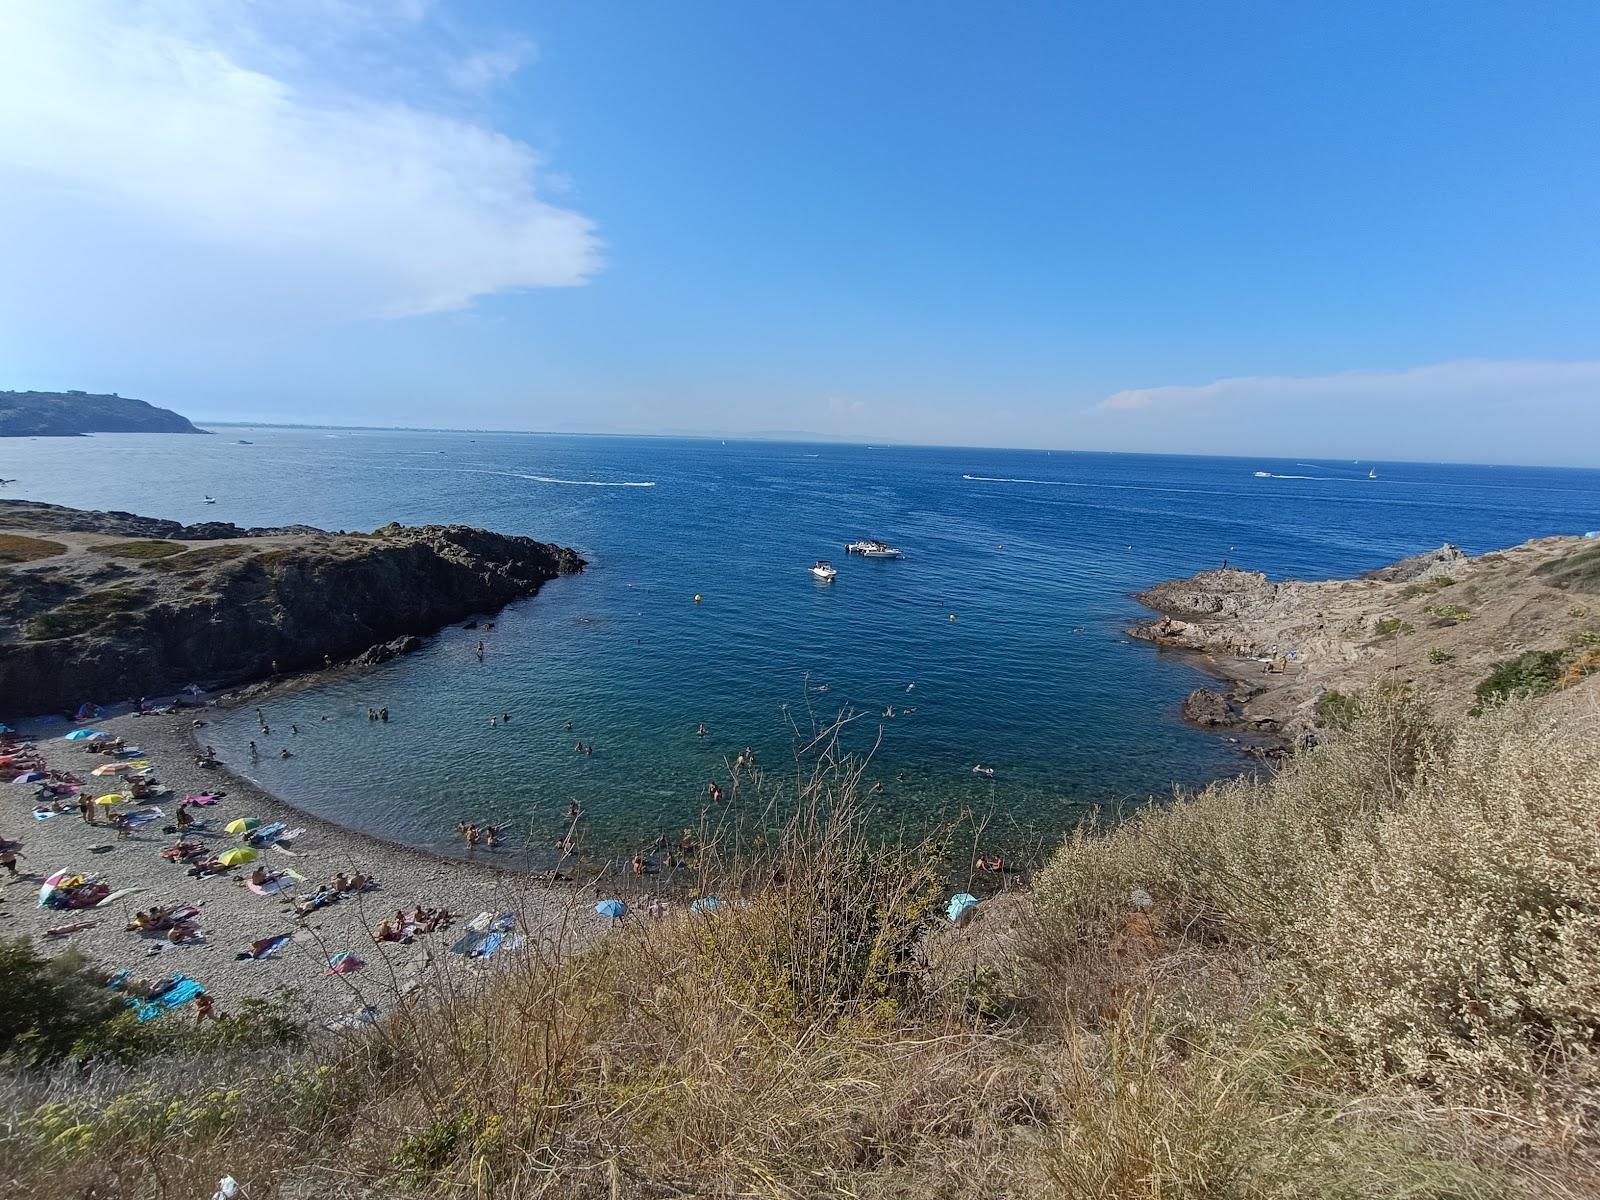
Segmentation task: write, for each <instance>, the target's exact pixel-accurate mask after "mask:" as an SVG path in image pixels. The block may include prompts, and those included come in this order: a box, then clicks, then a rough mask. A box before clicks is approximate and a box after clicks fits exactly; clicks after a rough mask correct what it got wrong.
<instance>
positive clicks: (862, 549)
mask: <svg viewBox="0 0 1600 1200" xmlns="http://www.w3.org/2000/svg"><path fill="white" fill-rule="evenodd" d="M845 550H846V551H847V552H848V553H850V554H860V555H862V556H864V557H866V558H903V557H904V555H902V554H901V553H900V551H898V550H896V549H895V548H894V547H893V546H891V545H889V543H888V542H880V541H876V540H874V539H872V538H862V539H861V540H860V541H856V542H851V543H850V544H849V545H848V546H846V547H845Z"/></svg>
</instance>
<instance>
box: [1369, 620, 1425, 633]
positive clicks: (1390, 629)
mask: <svg viewBox="0 0 1600 1200" xmlns="http://www.w3.org/2000/svg"><path fill="white" fill-rule="evenodd" d="M1416 631H1417V627H1416V626H1415V625H1413V624H1412V623H1411V622H1410V621H1402V620H1401V619H1400V618H1399V617H1379V618H1378V621H1377V623H1376V624H1375V625H1374V626H1373V628H1372V632H1373V634H1374V635H1375V636H1377V637H1381V638H1386V637H1394V636H1395V635H1396V634H1406V633H1415V632H1416Z"/></svg>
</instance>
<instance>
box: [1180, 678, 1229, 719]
mask: <svg viewBox="0 0 1600 1200" xmlns="http://www.w3.org/2000/svg"><path fill="white" fill-rule="evenodd" d="M1183 715H1184V717H1185V719H1187V720H1190V721H1193V722H1194V723H1195V724H1196V725H1204V726H1207V727H1208V728H1215V727H1218V726H1230V725H1234V724H1236V723H1237V722H1238V720H1239V710H1238V707H1237V706H1236V705H1235V704H1234V703H1233V701H1231V700H1229V699H1228V697H1226V696H1224V695H1223V694H1222V693H1221V692H1216V691H1212V690H1211V689H1210V688H1195V690H1194V691H1192V692H1190V693H1189V694H1188V695H1187V696H1185V697H1184V700H1183Z"/></svg>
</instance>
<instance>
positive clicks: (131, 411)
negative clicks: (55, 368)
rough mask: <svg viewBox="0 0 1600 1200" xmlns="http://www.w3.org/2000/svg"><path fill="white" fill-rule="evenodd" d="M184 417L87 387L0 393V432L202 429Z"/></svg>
mask: <svg viewBox="0 0 1600 1200" xmlns="http://www.w3.org/2000/svg"><path fill="white" fill-rule="evenodd" d="M205 432H206V431H205V430H204V429H196V428H195V427H194V426H193V425H192V424H190V422H189V418H188V417H181V416H179V415H178V414H177V413H175V412H173V411H172V410H171V409H167V408H157V407H156V406H155V405H153V404H147V403H145V402H144V401H143V400H133V399H130V398H129V397H127V396H118V395H115V394H113V395H110V396H98V395H90V394H89V393H88V392H0V437H76V436H78V435H80V434H85V433H205Z"/></svg>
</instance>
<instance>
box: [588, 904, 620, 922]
mask: <svg viewBox="0 0 1600 1200" xmlns="http://www.w3.org/2000/svg"><path fill="white" fill-rule="evenodd" d="M594 910H595V912H597V913H599V914H600V915H601V916H602V917H610V918H611V919H612V920H613V921H620V920H622V918H623V915H624V914H625V913H626V912H627V911H628V906H627V905H626V904H624V903H623V902H622V901H621V900H602V901H600V903H599V904H596V905H595V906H594Z"/></svg>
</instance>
